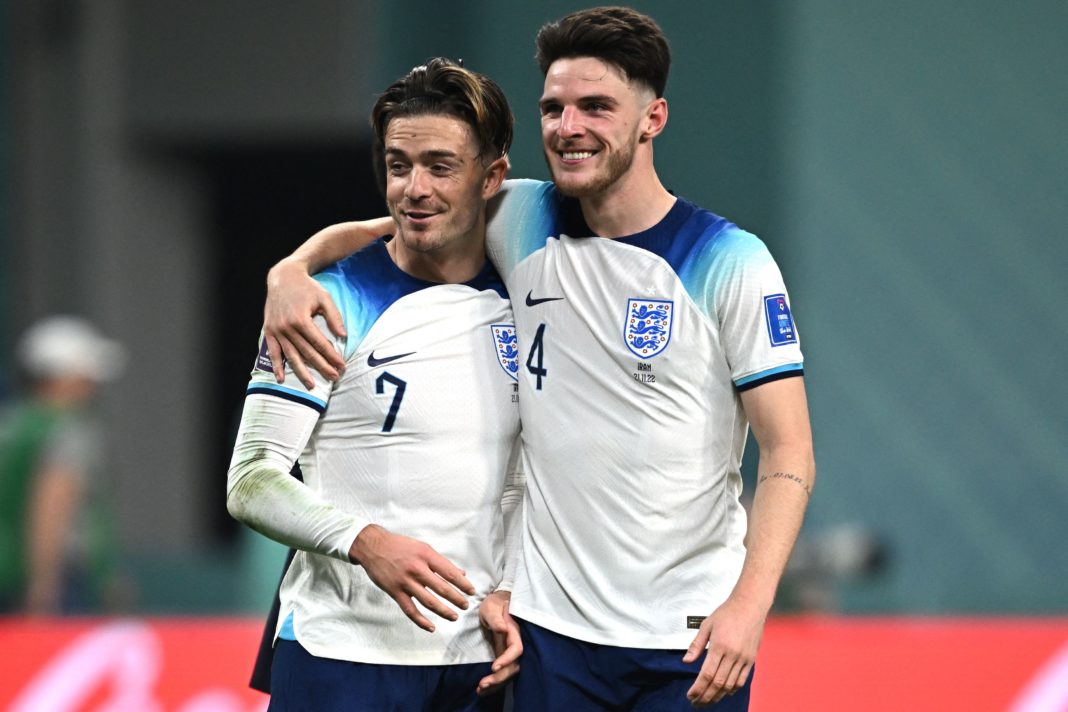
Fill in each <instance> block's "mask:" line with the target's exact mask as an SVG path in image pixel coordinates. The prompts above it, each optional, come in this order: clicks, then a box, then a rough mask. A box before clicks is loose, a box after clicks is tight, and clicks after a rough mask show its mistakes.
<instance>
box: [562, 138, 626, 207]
mask: <svg viewBox="0 0 1068 712" xmlns="http://www.w3.org/2000/svg"><path fill="white" fill-rule="evenodd" d="M637 146H638V138H637V137H636V136H635V137H634V138H633V139H632V140H631V141H628V142H627V144H626V145H625V146H623V147H622V148H621V149H620V150H619V151H614V152H612V153H610V154H608V160H607V161H605V165H604V167H603V168H602V169H601V170H600V171H598V172H597V173H595V174H594V175H593V176H591V177H590V178H588V179H587V180H586V181H585V182H584V183H578V184H576V183H571V184H567V183H565V182H562V181H560V180H559V179H558V176H557V175H556V173H555V172H554V170H553V168H554V165H553V161H552V159H551V158H550V157H549V153H548V151H545V152H544V154H543V155H544V156H545V162H546V163H547V164H548V165H549V173H550V174H552V176H553V182H555V183H556V188H557V190H559V191H560V192H561V193H563V194H564V195H566V196H567V197H569V198H588V197H590V196H593V195H599V194H601V193H604V192H605V191H607V190H608V189H609V188H611V187H612V186H613V185H614V184H615V183H616V182H618V181H619V179H620V178H622V177H623V176H624V175H625V174H626V173H627V171H629V170H630V167H631V165H633V163H634V154H635V153H636V152H637ZM554 155H555V151H554ZM564 175H565V176H566V174H564ZM564 180H565V181H566V177H565V178H564Z"/></svg>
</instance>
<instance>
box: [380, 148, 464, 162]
mask: <svg viewBox="0 0 1068 712" xmlns="http://www.w3.org/2000/svg"><path fill="white" fill-rule="evenodd" d="M386 155H387V156H394V157H403V158H407V157H408V153H407V152H406V151H403V150H401V149H399V148H396V147H392V146H390V147H387V148H386ZM418 155H419V157H420V158H423V159H427V158H429V159H438V158H456V159H460V160H463V156H461V155H460V154H458V153H456V152H455V151H447V150H444V149H436V150H431V151H423V152H422V153H420V154H418Z"/></svg>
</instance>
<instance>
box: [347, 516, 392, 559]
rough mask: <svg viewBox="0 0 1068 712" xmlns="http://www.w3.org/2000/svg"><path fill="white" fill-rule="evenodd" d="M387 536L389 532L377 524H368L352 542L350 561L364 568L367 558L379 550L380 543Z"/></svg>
mask: <svg viewBox="0 0 1068 712" xmlns="http://www.w3.org/2000/svg"><path fill="white" fill-rule="evenodd" d="M387 536H389V532H387V531H386V530H385V529H383V528H382V527H380V526H378V525H377V524H368V525H367V526H366V527H364V528H363V529H361V530H360V533H359V534H357V535H356V538H355V539H353V540H352V544H351V545H350V546H349V561H351V562H352V563H354V564H357V565H360V566H362V565H363V563H364V561H366V560H367V557H368V556H370V555H371V554H372V553H373V552H374V551H375V549H377V548H378V545H379V543H380V542H381V541H382V540H383V539H384V538H385V537H387Z"/></svg>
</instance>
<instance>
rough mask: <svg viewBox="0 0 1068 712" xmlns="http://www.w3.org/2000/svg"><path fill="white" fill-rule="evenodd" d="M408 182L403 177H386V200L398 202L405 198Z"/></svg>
mask: <svg viewBox="0 0 1068 712" xmlns="http://www.w3.org/2000/svg"><path fill="white" fill-rule="evenodd" d="M405 185H406V182H405V181H404V180H403V179H401V178H386V201H387V202H390V203H398V202H400V201H401V199H403V198H404V188H405Z"/></svg>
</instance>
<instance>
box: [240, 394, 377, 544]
mask: <svg viewBox="0 0 1068 712" xmlns="http://www.w3.org/2000/svg"><path fill="white" fill-rule="evenodd" d="M317 419H318V414H317V413H316V412H315V411H314V410H312V409H310V408H307V407H306V406H304V405H300V404H297V403H293V402H291V401H288V400H283V399H281V398H274V397H271V396H264V395H250V396H248V397H247V398H246V401H245V410H244V412H243V413H242V419H241V428H240V430H239V432H238V436H237V442H236V444H235V445H234V456H233V460H232V462H231V464H230V471H229V473H228V475H227V491H226V507H227V509H228V510H229V512H230V514H231V515H232V516H233V517H234V518H235V519H238V520H239V521H241V522H244V523H245V524H247V525H248V526H250V527H252V528H253V529H255V530H256V531H258V532H260V533H261V534H263V535H264V536H267V537H269V538H271V539H274V540H275V541H278V542H281V543H283V544H286V545H288V546H291V547H293V548H296V549H301V550H303V551H311V552H315V553H318V554H324V555H326V556H332V557H334V558H337V559H341V560H342V561H348V560H349V556H348V554H349V547H350V545H351V544H352V542H353V540H354V539H355V538H356V536H357V535H358V534H359V533H360V530H362V529H363V527H365V526H366V525H367V524H368V522H367V521H366V520H364V519H362V518H361V517H359V516H357V515H356V514H354V513H352V512H347V511H344V510H341V509H338V508H337V507H335V506H334V505H333V504H331V503H330V502H328V501H326V500H325V499H323V498H322V497H321V496H320V495H319V494H318V493H317V492H315V491H314V490H312V489H311V488H310V487H308V486H307V485H305V484H304V483H303V482H300V481H299V480H297V479H296V478H294V477H291V476H290V474H289V471H290V469H291V468H292V466H293V462H294V461H295V460H296V458H297V456H298V455H299V453H300V452H301V450H303V448H304V445H305V444H306V443H307V441H308V439H309V437H310V434H311V431H312V430H313V428H314V427H315V423H316V422H317Z"/></svg>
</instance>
